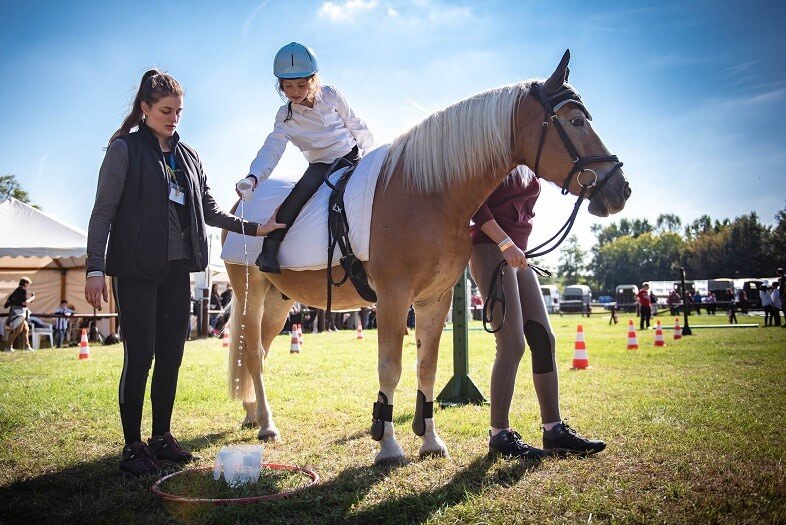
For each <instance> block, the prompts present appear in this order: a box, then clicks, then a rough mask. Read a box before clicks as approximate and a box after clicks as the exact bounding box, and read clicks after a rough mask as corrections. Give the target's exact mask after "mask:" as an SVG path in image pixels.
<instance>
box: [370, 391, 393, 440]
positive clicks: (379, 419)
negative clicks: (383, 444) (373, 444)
mask: <svg viewBox="0 0 786 525" xmlns="http://www.w3.org/2000/svg"><path fill="white" fill-rule="evenodd" d="M379 399H381V401H375V402H374V409H373V410H372V412H371V438H372V439H373V440H374V441H382V438H383V437H385V422H386V421H388V422H391V423H392V422H393V405H388V396H386V395H385V394H383V393H382V392H380V393H379Z"/></svg>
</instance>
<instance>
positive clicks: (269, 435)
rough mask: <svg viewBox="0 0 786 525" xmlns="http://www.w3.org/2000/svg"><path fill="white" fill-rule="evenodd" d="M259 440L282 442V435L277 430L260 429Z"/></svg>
mask: <svg viewBox="0 0 786 525" xmlns="http://www.w3.org/2000/svg"><path fill="white" fill-rule="evenodd" d="M257 439H259V440H260V441H265V442H267V443H270V442H274V441H278V440H280V439H281V434H280V433H279V431H278V429H277V428H265V429H260V431H259V433H258V434H257Z"/></svg>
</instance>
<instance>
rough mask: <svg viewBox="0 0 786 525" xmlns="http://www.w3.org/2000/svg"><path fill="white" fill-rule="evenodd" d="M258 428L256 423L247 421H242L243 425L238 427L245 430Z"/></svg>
mask: <svg viewBox="0 0 786 525" xmlns="http://www.w3.org/2000/svg"><path fill="white" fill-rule="evenodd" d="M258 426H259V423H257V422H256V421H248V420H246V421H243V424H242V425H240V428H243V429H246V428H257V427H258Z"/></svg>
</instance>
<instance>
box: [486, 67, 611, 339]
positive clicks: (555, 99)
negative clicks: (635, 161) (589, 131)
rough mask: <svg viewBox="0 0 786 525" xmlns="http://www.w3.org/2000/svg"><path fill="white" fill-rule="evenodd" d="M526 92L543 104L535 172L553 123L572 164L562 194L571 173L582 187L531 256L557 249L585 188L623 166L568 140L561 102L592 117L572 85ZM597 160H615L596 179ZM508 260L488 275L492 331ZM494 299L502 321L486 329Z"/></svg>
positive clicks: (502, 295)
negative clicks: (582, 150)
mask: <svg viewBox="0 0 786 525" xmlns="http://www.w3.org/2000/svg"><path fill="white" fill-rule="evenodd" d="M566 80H567V77H566ZM529 92H530V94H531V95H535V96H536V97H537V99H538V101H539V102H540V105H541V106H543V111H544V116H543V124H542V125H541V127H540V130H541V131H540V140H539V141H538V152H537V154H536V155H535V167H534V168H535V169H534V170H533V171H534V172H535V176H536V177H538V169H539V168H540V154H541V152H542V151H543V145H544V144H545V142H546V132H547V131H548V130H549V127H550V124H553V125H554V128H556V130H557V133H558V134H559V136H560V138H561V139H562V144H563V145H564V146H565V149H566V150H567V151H568V154H569V155H570V158H571V159H572V160H573V167H572V168H571V170H570V172H568V175H567V176H566V177H565V181H564V182H563V183H562V194H563V195H567V194H568V193H570V181H571V180H572V179H573V175H574V174H575V175H576V182H578V184H579V186H580V187H581V190H580V191H579V195H578V198H577V199H576V204H574V205H573V211H572V212H571V213H570V216H569V217H568V220H567V221H565V224H563V225H562V227H561V228H560V229H559V230H557V233H555V234H554V235H552V236H551V237H549V238H548V239H547V240H546V241H544V242H542V243H540V244H539V245H537V246H535V247H534V248H530V249H528V250H527V251H525V252H524V255H525V256H526V257H527V258H528V259H529V258H533V257H541V256H543V255H546V254H547V253H550V252H552V251H554V250H556V249H557V247H558V246H559V245H560V244H562V242H563V241H564V240H565V239H566V238H567V236H568V234H569V233H570V230H571V229H573V224H574V223H575V222H576V216H577V215H578V213H579V209H580V208H581V203H582V202H583V201H584V197H585V196H586V195H587V192H588V191H589V190H590V188H592V194H591V195H590V198H592V197H594V196H595V194H596V193H597V192H598V191H599V190H600V189H601V188H602V187H603V186H604V185H605V184H606V182H608V180H609V179H610V178H611V177H612V176H613V175H614V172H616V171H617V170H618V169H620V168H621V167H622V162H620V160H619V158H617V156H616V155H590V156H586V157H582V156H581V155H580V154H579V150H578V149H576V146H575V145H574V144H573V141H572V140H570V137H569V136H568V133H567V132H566V131H565V128H564V127H563V126H562V123H561V122H560V120H559V118H557V112H558V111H559V110H560V108H561V107H562V106H564V105H566V104H575V105H577V106H579V108H581V110H582V111H583V112H584V114H585V115H586V117H587V119H588V120H592V116H591V115H590V112H589V111H587V108H586V107H584V104H583V103H582V102H581V97H580V96H579V94H578V93H576V92H575V91H573V89H571V88H570V87H568V86H567V85H563V86H562V89H560V90H559V91H557V92H556V93H555V94H553V95H549V94H548V93H547V92H546V89H545V87H543V86H542V85H541V84H540V83H538V82H533V83H532V85H530V91H529ZM599 162H614V166H613V167H612V168H611V169H610V170H609V172H608V173H607V174H606V176H605V177H604V178H603V179H602V180H600V181H598V174H597V173H595V170H591V169H589V168H588V167H587V166H589V165H590V164H597V163H599ZM585 173H590V174H592V177H591V179H590V180H589V181H588V182H586V183H585V182H584V181H582V175H583V174H585ZM538 178H540V177H538ZM555 239H557V240H556V242H554V244H553V246H550V247H548V248H545V247H546V246H547V245H548V244H550V243H551V242H552V241H554V240H555ZM538 250H540V251H538ZM507 264H508V263H507V261H505V260H504V259H503V260H502V261H501V262H500V263H499V264H498V265H497V267H496V268H495V270H494V274H493V275H492V276H491V284H490V285H489V292H488V295H487V298H486V302H485V304H484V305H483V329H484V330H486V331H487V332H489V333H492V334H493V333H496V332H498V331H499V330H500V329H502V325H503V324H504V323H505V290H504V288H503V287H502V270H503V269H504V268H505V266H507ZM528 266H529V267H530V268H532V269H533V270H534V271H535V272H537V273H539V274H540V275H551V272H548V270H544V269H543V268H539V267H537V266H535V265H533V264H528ZM497 303H500V305H501V306H502V322H500V324H499V326H498V327H497V329H496V330H493V329H489V328H488V326H487V325H488V324H491V322H492V321H493V320H494V319H493V317H492V316H491V313H492V311H493V309H494V306H496V304H497Z"/></svg>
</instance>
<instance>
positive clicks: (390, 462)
mask: <svg viewBox="0 0 786 525" xmlns="http://www.w3.org/2000/svg"><path fill="white" fill-rule="evenodd" d="M406 464H407V458H406V457H405V456H404V455H403V454H402V455H401V456H390V457H388V456H382V453H381V452H380V453H378V454H377V455H376V457H375V458H374V465H377V466H402V465H406Z"/></svg>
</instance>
